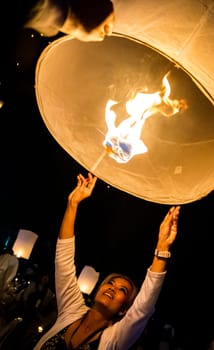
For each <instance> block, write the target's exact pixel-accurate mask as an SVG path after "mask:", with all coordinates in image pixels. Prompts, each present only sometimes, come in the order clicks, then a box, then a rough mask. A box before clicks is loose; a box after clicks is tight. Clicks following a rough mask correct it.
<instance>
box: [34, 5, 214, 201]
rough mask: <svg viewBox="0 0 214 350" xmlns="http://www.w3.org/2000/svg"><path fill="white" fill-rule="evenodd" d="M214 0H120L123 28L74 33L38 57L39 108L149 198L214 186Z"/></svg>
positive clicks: (74, 152) (71, 143) (77, 148)
mask: <svg viewBox="0 0 214 350" xmlns="http://www.w3.org/2000/svg"><path fill="white" fill-rule="evenodd" d="M205 3H207V5H205ZM205 3H202V2H201V1H198V0H190V1H188V2H186V1H185V0H179V1H178V0H175V1H174V2H173V3H172V2H171V1H169V0H166V1H164V4H162V3H161V5H160V4H159V3H158V2H157V6H154V5H153V3H151V2H142V1H141V0H127V1H122V0H115V2H114V4H115V7H116V11H117V21H116V29H117V33H116V32H115V33H113V35H112V36H111V37H108V38H105V40H104V41H103V42H94V43H92V42H91V43H90V42H88V43H85V42H84V43H83V42H80V41H78V40H75V39H72V38H70V37H69V36H67V37H66V36H65V37H63V38H60V39H58V40H56V41H53V42H52V43H51V44H50V45H49V46H48V47H46V49H45V50H44V51H43V52H42V54H41V56H40V58H39V60H38V63H37V67H36V79H35V83H36V84H35V90H36V97H37V102H38V106H39V110H40V113H41V115H42V117H43V120H44V123H45V124H46V126H47V128H48V130H49V131H50V133H51V134H52V135H53V137H54V138H55V139H56V140H57V142H58V143H59V144H60V145H61V146H62V147H63V148H64V149H65V150H66V151H67V152H68V153H69V154H70V155H71V156H72V157H73V158H74V159H75V160H76V161H77V162H78V163H80V164H81V165H82V166H83V167H84V168H85V169H87V170H88V171H91V172H92V173H93V174H95V175H96V176H97V177H98V178H100V179H101V180H103V181H105V182H107V183H108V184H109V185H112V186H114V187H116V188H118V189H120V190H122V191H125V192H127V193H129V194H131V195H134V196H136V197H139V198H143V199H145V200H148V201H152V202H157V203H163V204H183V203H189V202H193V201H195V200H197V199H200V198H202V197H203V196H205V195H207V194H208V193H209V192H211V191H212V190H213V189H214V118H213V115H214V70H213V58H212V57H213V54H212V53H213V49H214V41H213V34H212V33H213V30H214V11H213V9H214V3H213V1H208V0H205ZM178 8H179V11H178ZM132 18H135V20H134V22H133V20H132ZM189 18H191V21H189ZM204 38H206V40H204ZM168 72H170V74H169V75H168ZM166 78H167V81H166ZM163 79H164V82H163ZM162 84H163V85H165V90H166V91H165V94H164V93H163V94H162V93H161V92H163V90H162V88H161V85H162ZM169 88H170V89H169ZM150 97H152V98H153V97H154V101H153V102H152V104H151V105H149V106H148V104H147V102H148V98H150ZM145 98H146V100H145ZM173 101H174V102H175V106H174V107H176V108H177V109H176V108H175V110H173V113H172V115H173V117H172V118H171V117H170V118H167V117H166V116H167V115H168V116H169V114H168V113H169V111H170V110H171V108H172V103H171V102H173ZM184 101H186V102H187V106H188V108H183V107H185V106H186V105H185V103H184V104H183V105H182V103H183V102H184ZM142 102H143V103H144V102H145V103H146V104H145V105H143V104H142ZM166 102H167V103H166ZM168 102H169V103H168ZM180 102H181V104H180ZM137 104H140V105H141V111H140V112H139V110H136V105H137ZM145 106H146V107H145ZM180 107H182V108H180ZM130 112H131V113H130ZM129 122H130V124H129V125H128V123H129ZM124 125H125V127H126V130H125V132H124V128H123V127H124ZM127 125H128V129H127ZM136 126H137V128H136ZM121 129H123V130H122V133H120V132H121ZM127 130H128V132H129V134H127V133H126V131H127ZM112 131H114V132H116V134H115V135H113V134H112ZM117 133H119V136H120V137H119V138H118V134H117ZM121 135H122V137H121ZM130 141H131V142H130Z"/></svg>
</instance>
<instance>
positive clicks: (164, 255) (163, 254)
mask: <svg viewBox="0 0 214 350" xmlns="http://www.w3.org/2000/svg"><path fill="white" fill-rule="evenodd" d="M155 256H157V257H158V258H170V256H171V253H170V252H168V251H160V250H157V249H156V250H155Z"/></svg>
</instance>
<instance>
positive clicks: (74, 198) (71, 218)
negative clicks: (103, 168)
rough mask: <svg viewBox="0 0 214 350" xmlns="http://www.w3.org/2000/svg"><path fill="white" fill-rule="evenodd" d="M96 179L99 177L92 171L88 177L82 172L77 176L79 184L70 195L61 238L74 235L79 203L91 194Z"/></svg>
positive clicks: (60, 234)
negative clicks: (93, 174)
mask: <svg viewBox="0 0 214 350" xmlns="http://www.w3.org/2000/svg"><path fill="white" fill-rule="evenodd" d="M96 181H97V177H96V176H92V174H91V173H88V177H87V178H85V177H84V176H83V175H81V174H80V175H78V176H77V186H76V187H75V189H74V190H73V191H72V192H71V193H70V194H69V196H68V202H67V207H66V210H65V213H64V217H63V220H62V224H61V227H60V232H59V238H60V239H66V238H71V237H73V236H74V226H75V220H76V215H77V208H78V205H79V203H80V202H81V201H82V200H83V199H85V198H88V197H90V196H91V194H92V191H93V189H94V186H95V183H96Z"/></svg>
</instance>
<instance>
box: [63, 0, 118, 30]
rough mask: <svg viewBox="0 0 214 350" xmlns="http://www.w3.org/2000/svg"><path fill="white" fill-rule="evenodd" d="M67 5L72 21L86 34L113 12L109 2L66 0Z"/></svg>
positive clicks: (105, 0)
mask: <svg viewBox="0 0 214 350" xmlns="http://www.w3.org/2000/svg"><path fill="white" fill-rule="evenodd" d="M68 3H69V7H70V10H71V13H72V17H73V20H74V21H76V23H78V24H81V25H82V26H83V28H84V29H85V31H86V32H88V33H89V32H91V31H92V30H93V29H94V28H96V27H97V26H99V25H100V24H101V23H102V22H103V21H104V20H105V19H106V18H107V17H108V16H109V15H110V14H111V13H112V12H113V11H114V6H113V3H112V2H111V0H68Z"/></svg>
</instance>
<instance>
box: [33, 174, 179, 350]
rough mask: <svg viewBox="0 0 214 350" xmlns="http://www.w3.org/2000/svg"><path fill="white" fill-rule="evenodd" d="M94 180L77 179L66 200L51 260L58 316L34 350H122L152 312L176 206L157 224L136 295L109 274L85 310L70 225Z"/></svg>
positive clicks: (125, 282)
mask: <svg viewBox="0 0 214 350" xmlns="http://www.w3.org/2000/svg"><path fill="white" fill-rule="evenodd" d="M96 180H97V178H96V177H95V176H94V177H93V176H92V174H90V173H89V174H88V178H85V177H83V176H82V175H78V176H77V186H76V188H75V189H74V190H73V191H72V192H71V193H70V195H69V196H68V203H67V208H66V211H65V214H64V218H63V221H62V224H61V228H60V233H59V238H58V241H57V248H56V259H55V281H56V297H57V306H58V318H57V320H56V323H55V324H54V325H53V327H52V328H51V329H50V330H49V331H48V332H47V333H46V334H45V335H44V336H43V337H42V338H41V339H40V341H39V342H38V344H37V345H36V346H35V348H34V350H38V349H41V350H47V349H70V350H71V349H75V350H77V349H78V350H80V349H84V350H86V349H87V350H89V349H91V350H92V349H99V350H101V349H102V350H111V349H117V350H126V349H129V348H130V346H132V345H133V344H134V343H135V341H136V340H137V339H138V338H139V336H140V335H141V333H142V331H143V329H144V328H145V326H146V324H147V322H148V320H149V318H150V317H151V315H152V314H153V312H154V307H155V303H156V301H157V298H158V296H159V293H160V290H161V287H162V284H163V281H164V277H165V274H166V264H167V259H168V258H169V257H170V252H169V250H170V247H171V245H172V243H173V242H174V240H175V237H176V234H177V222H178V216H179V210H180V207H179V206H177V207H172V208H171V209H170V211H169V212H168V214H167V215H166V216H165V218H164V220H163V222H162V224H161V225H160V229H159V236H158V242H157V247H156V250H155V256H154V259H153V262H152V265H151V266H150V268H149V269H148V271H147V275H146V277H145V280H144V282H143V284H142V286H141V289H140V291H139V292H138V294H137V296H136V288H135V286H134V284H133V283H132V281H131V280H130V279H129V278H128V277H126V276H123V275H118V274H113V275H110V276H108V277H107V278H106V279H105V280H104V281H103V283H102V284H101V286H100V287H99V289H98V291H97V293H96V295H95V298H94V302H93V304H92V306H91V307H88V306H86V304H85V301H84V298H83V296H82V294H81V291H80V289H79V287H78V284H77V278H76V274H75V272H76V270H75V265H74V249H75V247H74V243H75V242H74V240H75V235H74V226H75V219H76V214H77V209H78V205H79V203H80V202H81V201H82V200H84V199H85V198H87V197H89V196H90V195H91V194H92V191H93V189H94V187H95V183H96Z"/></svg>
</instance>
